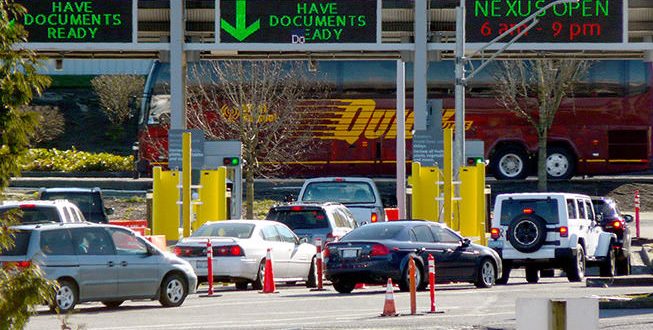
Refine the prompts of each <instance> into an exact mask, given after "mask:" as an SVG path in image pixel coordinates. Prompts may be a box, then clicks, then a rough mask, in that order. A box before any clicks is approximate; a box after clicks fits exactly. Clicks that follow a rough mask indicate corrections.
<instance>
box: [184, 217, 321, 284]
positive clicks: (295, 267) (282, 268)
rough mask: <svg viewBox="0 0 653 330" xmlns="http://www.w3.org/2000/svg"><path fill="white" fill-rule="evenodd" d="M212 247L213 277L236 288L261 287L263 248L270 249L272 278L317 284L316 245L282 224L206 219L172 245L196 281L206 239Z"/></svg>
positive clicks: (203, 266) (203, 273)
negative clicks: (191, 271) (185, 236)
mask: <svg viewBox="0 0 653 330" xmlns="http://www.w3.org/2000/svg"><path fill="white" fill-rule="evenodd" d="M209 239H210V240H211V245H212V247H213V280H214V281H220V282H233V283H236V288H237V289H238V290H245V289H247V285H248V284H249V283H252V287H253V288H254V289H256V290H261V289H262V288H263V280H264V276H265V264H266V255H267V250H268V249H271V256H272V270H273V273H274V280H275V282H298V281H305V282H306V286H307V287H314V286H316V284H317V280H316V278H317V273H316V270H317V269H316V266H315V255H316V252H317V250H316V247H315V246H314V245H311V244H307V243H304V242H303V240H301V241H300V239H299V238H297V236H296V235H295V234H294V233H293V232H292V231H291V230H290V229H289V228H288V227H286V226H285V225H284V224H282V223H279V222H276V221H262V220H227V221H217V222H208V223H206V224H204V225H203V226H202V227H200V228H199V229H197V231H195V232H194V233H193V234H192V235H191V236H190V237H188V238H184V239H182V240H181V241H179V243H177V245H176V246H175V248H174V251H175V254H176V255H178V256H179V257H181V258H183V259H185V260H188V261H189V262H190V264H191V265H192V266H193V269H195V274H197V277H198V282H199V283H201V282H206V281H207V278H208V271H207V268H208V267H207V265H208V263H207V256H206V243H207V241H208V240H209Z"/></svg>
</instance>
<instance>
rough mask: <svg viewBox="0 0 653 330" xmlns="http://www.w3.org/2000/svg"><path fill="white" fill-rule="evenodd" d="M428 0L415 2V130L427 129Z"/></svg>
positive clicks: (416, 0)
mask: <svg viewBox="0 0 653 330" xmlns="http://www.w3.org/2000/svg"><path fill="white" fill-rule="evenodd" d="M426 13H427V6H426V0H415V61H414V65H413V79H414V83H413V114H414V117H415V124H414V125H413V127H414V130H425V129H426V72H427V70H428V62H427V58H428V56H427V55H428V47H427V28H428V25H427V17H426Z"/></svg>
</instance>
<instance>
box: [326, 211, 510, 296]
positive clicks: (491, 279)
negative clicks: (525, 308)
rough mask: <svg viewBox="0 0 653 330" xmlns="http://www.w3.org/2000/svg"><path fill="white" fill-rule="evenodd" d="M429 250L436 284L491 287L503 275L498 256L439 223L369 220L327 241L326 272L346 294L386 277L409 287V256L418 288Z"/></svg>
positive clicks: (425, 271)
mask: <svg viewBox="0 0 653 330" xmlns="http://www.w3.org/2000/svg"><path fill="white" fill-rule="evenodd" d="M429 254H432V255H433V257H434V258H435V278H436V283H450V282H471V283H474V284H475V285H476V286H477V287H479V288H489V287H491V286H492V285H494V283H495V281H496V278H497V274H501V260H500V258H499V255H498V254H497V253H496V252H494V251H493V250H492V249H490V248H488V247H485V246H480V245H476V244H472V243H471V242H470V241H469V239H466V238H463V237H461V236H460V235H458V234H457V233H455V232H454V231H452V230H451V229H449V228H447V227H446V226H445V225H443V224H440V223H435V222H431V221H421V220H400V221H391V222H378V223H371V224H367V225H365V226H361V227H358V228H356V229H354V230H352V231H351V232H349V233H348V234H347V235H345V236H344V237H343V238H342V239H341V240H340V241H338V242H332V243H329V244H328V245H327V246H326V248H325V250H324V259H325V264H326V267H325V268H326V270H325V276H326V278H327V279H328V280H330V281H331V282H332V283H333V287H334V288H335V289H336V291H338V292H340V293H350V292H351V291H352V290H353V289H354V286H355V285H356V283H368V284H384V283H386V282H387V280H388V278H391V279H392V281H393V282H394V283H398V284H399V288H400V289H401V290H402V291H408V290H409V276H408V259H409V257H410V256H413V259H414V260H415V264H416V266H417V271H416V272H415V274H416V281H415V283H416V286H417V289H418V290H422V289H424V288H426V286H427V285H428V255H429Z"/></svg>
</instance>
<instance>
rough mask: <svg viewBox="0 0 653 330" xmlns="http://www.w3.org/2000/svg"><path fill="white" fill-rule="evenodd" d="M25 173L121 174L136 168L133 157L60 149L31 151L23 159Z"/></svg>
mask: <svg viewBox="0 0 653 330" xmlns="http://www.w3.org/2000/svg"><path fill="white" fill-rule="evenodd" d="M21 163H22V165H21V166H22V170H23V171H60V172H91V171H105V172H121V171H131V170H133V168H134V157H133V156H118V155H114V154H110V153H106V152H101V153H90V152H85V151H77V150H75V149H74V148H73V149H71V150H58V149H30V150H29V151H28V152H27V154H26V155H25V156H24V157H23V159H22V161H21Z"/></svg>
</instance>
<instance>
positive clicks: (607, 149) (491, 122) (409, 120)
mask: <svg viewBox="0 0 653 330" xmlns="http://www.w3.org/2000/svg"><path fill="white" fill-rule="evenodd" d="M195 65H202V64H201V62H200V63H199V64H195ZM317 68H318V71H319V72H320V73H323V75H322V76H321V77H323V78H320V79H324V80H325V81H327V82H328V84H329V85H330V92H329V96H328V99H327V100H319V101H320V104H321V105H323V106H321V107H320V114H321V116H319V118H317V119H316V120H318V122H317V125H315V128H314V131H313V136H314V137H315V138H316V139H321V140H322V143H320V144H319V150H316V152H314V153H312V154H311V155H310V156H308V157H306V159H303V160H302V161H300V162H297V163H293V164H289V170H288V172H287V173H281V174H282V175H283V174H286V175H287V174H289V173H292V176H297V177H311V176H324V175H364V176H372V177H383V176H388V177H390V176H394V175H395V166H396V157H395V144H396V140H395V138H396V129H395V128H396V121H395V115H396V113H395V103H396V91H395V79H396V72H395V70H396V64H395V62H394V61H383V60H375V61H318V62H317ZM491 70H492V68H491V66H490V67H488V68H487V69H486V70H485V71H484V72H483V73H481V74H480V75H478V76H477V77H475V78H474V80H473V81H472V82H471V84H470V85H469V87H468V92H467V101H466V117H465V130H466V138H467V139H473V140H482V141H483V142H484V147H485V151H484V152H485V157H486V159H488V160H489V168H490V172H491V173H493V175H494V176H495V177H496V178H499V179H522V178H524V177H526V176H527V175H530V174H534V173H535V170H536V158H537V136H536V134H535V132H534V128H533V127H532V126H530V124H528V123H527V122H526V120H524V119H521V118H518V117H517V116H515V115H514V114H512V113H511V112H509V111H507V110H505V109H503V108H501V107H500V106H499V105H498V104H497V102H496V100H495V95H494V91H493V89H492V85H493V83H494V81H493V78H492V75H491ZM406 72H407V75H408V76H407V79H406V81H407V82H408V86H407V98H408V100H407V102H406V103H407V104H406V107H407V113H406V130H407V132H408V133H407V143H406V144H407V146H406V149H407V150H406V151H407V159H411V149H412V148H411V145H412V143H411V135H410V131H411V130H412V126H413V111H412V100H411V99H410V97H412V95H411V90H412V86H410V82H411V81H412V67H411V66H410V65H407V68H406ZM651 73H652V66H651V63H646V62H643V61H641V60H601V61H595V62H593V64H592V66H591V68H590V70H589V73H588V75H587V77H586V78H585V79H584V80H583V81H582V82H580V84H578V86H577V89H576V91H575V93H574V98H573V99H566V100H563V103H562V105H561V108H560V110H559V111H558V113H557V115H556V118H555V122H554V124H553V127H552V128H551V130H550V132H549V142H548V143H549V145H548V150H549V156H548V158H547V164H548V166H547V167H548V173H549V176H550V177H551V178H553V179H567V178H570V177H571V176H572V175H597V174H615V173H626V172H633V171H645V170H648V169H649V163H650V160H651V123H652V122H653V118H652V116H653V111H652V110H653V89H652V88H651V85H652V83H653V77H652V75H651ZM168 80H169V64H167V63H160V62H155V63H154V64H153V66H152V69H151V71H150V74H149V76H148V78H147V82H146V85H145V91H144V97H143V102H142V104H141V113H140V129H139V143H140V157H141V160H140V166H139V167H140V169H141V170H147V169H148V168H149V167H150V166H152V165H163V166H165V165H166V164H167V151H166V150H167V134H168V132H167V126H166V125H165V124H164V123H165V122H166V120H165V118H169V117H167V116H169V111H170V108H169V99H170V96H169V93H167V92H166V91H167V90H169V88H168ZM188 84H189V85H191V84H193V82H192V81H189V82H188ZM428 86H429V88H428V97H429V98H432V99H443V101H444V111H443V126H445V127H452V128H453V125H454V118H453V114H454V95H453V94H454V64H453V62H451V61H440V62H431V63H430V64H429V71H428ZM311 103H313V104H315V100H306V101H305V102H304V104H305V106H310V105H311ZM408 168H409V169H410V167H408Z"/></svg>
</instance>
